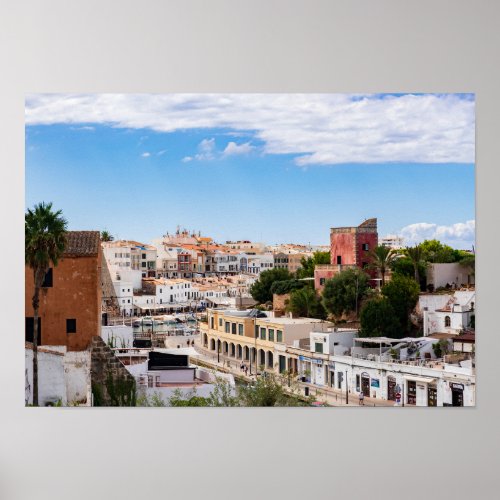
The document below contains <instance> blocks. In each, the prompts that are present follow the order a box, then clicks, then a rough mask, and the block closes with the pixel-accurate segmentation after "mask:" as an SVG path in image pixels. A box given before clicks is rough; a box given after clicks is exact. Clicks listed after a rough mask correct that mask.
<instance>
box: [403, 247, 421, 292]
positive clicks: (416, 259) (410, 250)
mask: <svg viewBox="0 0 500 500" xmlns="http://www.w3.org/2000/svg"><path fill="white" fill-rule="evenodd" d="M405 254H406V255H407V256H408V257H409V258H410V260H411V263H412V264H413V269H415V281H416V282H417V283H418V286H420V274H419V272H418V266H419V265H420V264H421V263H422V260H423V252H422V247H421V246H420V245H415V246H414V247H406V248H405Z"/></svg>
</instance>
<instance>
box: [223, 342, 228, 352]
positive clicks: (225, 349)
mask: <svg viewBox="0 0 500 500" xmlns="http://www.w3.org/2000/svg"><path fill="white" fill-rule="evenodd" d="M222 354H227V342H223V343H222Z"/></svg>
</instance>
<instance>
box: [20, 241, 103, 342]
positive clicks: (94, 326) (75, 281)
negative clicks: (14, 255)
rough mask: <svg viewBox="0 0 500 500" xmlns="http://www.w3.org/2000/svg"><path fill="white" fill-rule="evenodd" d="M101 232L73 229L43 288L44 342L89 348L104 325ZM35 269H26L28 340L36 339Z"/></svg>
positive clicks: (41, 309) (40, 335)
mask: <svg viewBox="0 0 500 500" xmlns="http://www.w3.org/2000/svg"><path fill="white" fill-rule="evenodd" d="M101 252H102V251H101V242H100V235H99V232H98V231H69V232H68V235H67V243H66V250H65V252H64V255H63V258H62V259H61V260H60V261H59V262H58V264H57V266H55V267H54V268H51V269H50V270H49V272H48V273H47V275H46V278H45V283H44V285H45V286H44V287H43V288H42V289H41V291H40V307H39V315H40V323H39V325H40V333H39V337H38V339H39V343H40V345H62V346H66V347H67V348H68V350H70V351H80V350H84V349H87V347H88V346H89V344H90V341H91V339H92V337H93V336H95V335H99V333H100V325H101V303H102V286H101V266H102V253H101ZM33 293H34V284H33V271H32V270H31V269H30V268H29V267H26V269H25V316H26V332H25V336H26V340H27V341H32V340H33V306H32V297H33Z"/></svg>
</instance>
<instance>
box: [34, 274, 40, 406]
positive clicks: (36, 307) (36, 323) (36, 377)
mask: <svg viewBox="0 0 500 500" xmlns="http://www.w3.org/2000/svg"><path fill="white" fill-rule="evenodd" d="M39 296H40V287H39V286H37V285H36V283H35V294H34V295H33V406H38V306H39V303H40V300H39Z"/></svg>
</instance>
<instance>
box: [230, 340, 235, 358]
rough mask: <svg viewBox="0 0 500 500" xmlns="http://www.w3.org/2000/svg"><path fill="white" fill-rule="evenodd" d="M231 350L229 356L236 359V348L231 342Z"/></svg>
mask: <svg viewBox="0 0 500 500" xmlns="http://www.w3.org/2000/svg"><path fill="white" fill-rule="evenodd" d="M229 347H230V350H229V355H230V356H231V357H232V358H234V356H235V355H236V349H235V346H234V344H233V343H232V342H231V344H230V346H229Z"/></svg>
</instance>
